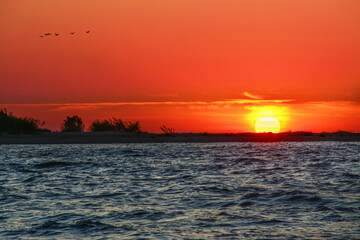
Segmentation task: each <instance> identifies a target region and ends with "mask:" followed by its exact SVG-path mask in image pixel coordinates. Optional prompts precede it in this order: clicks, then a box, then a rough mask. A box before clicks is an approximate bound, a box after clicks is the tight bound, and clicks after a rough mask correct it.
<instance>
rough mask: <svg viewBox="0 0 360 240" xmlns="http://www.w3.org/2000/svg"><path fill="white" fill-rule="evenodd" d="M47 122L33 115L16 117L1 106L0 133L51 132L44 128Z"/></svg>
mask: <svg viewBox="0 0 360 240" xmlns="http://www.w3.org/2000/svg"><path fill="white" fill-rule="evenodd" d="M44 124H45V122H40V120H38V119H35V118H32V117H16V116H14V115H12V113H8V112H7V110H6V108H4V109H2V108H0V133H1V132H8V133H37V132H50V130H48V129H42V128H41V126H43V125H44Z"/></svg>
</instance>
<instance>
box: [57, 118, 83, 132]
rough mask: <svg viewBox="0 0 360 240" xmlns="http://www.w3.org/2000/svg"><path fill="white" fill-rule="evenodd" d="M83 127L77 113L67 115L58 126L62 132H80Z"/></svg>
mask: <svg viewBox="0 0 360 240" xmlns="http://www.w3.org/2000/svg"><path fill="white" fill-rule="evenodd" d="M84 127H85V125H84V123H83V121H82V119H81V118H80V117H79V116H78V115H74V116H72V117H70V116H67V117H66V119H65V120H64V122H63V124H61V127H60V128H61V131H62V132H82V131H84Z"/></svg>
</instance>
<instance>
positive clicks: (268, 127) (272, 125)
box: [255, 117, 280, 133]
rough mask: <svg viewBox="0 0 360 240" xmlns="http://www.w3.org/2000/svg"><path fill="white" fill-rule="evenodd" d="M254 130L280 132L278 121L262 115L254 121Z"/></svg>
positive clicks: (258, 131)
mask: <svg viewBox="0 0 360 240" xmlns="http://www.w3.org/2000/svg"><path fill="white" fill-rule="evenodd" d="M255 131H256V132H257V133H263V132H272V133H279V132H280V121H279V120H277V119H276V118H273V117H262V118H259V119H258V120H257V121H256V123H255Z"/></svg>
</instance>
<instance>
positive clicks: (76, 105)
mask: <svg viewBox="0 0 360 240" xmlns="http://www.w3.org/2000/svg"><path fill="white" fill-rule="evenodd" d="M292 101H293V100H291V99H282V100H255V99H231V100H221V101H151V102H103V103H45V104H6V106H9V107H10V106H14V107H20V106H23V107H26V106H28V107H49V108H56V109H58V110H66V109H79V108H101V107H116V106H155V105H174V106H176V105H178V106H179V105H189V106H205V105H229V104H230V105H248V104H251V105H253V104H279V103H290V102H292Z"/></svg>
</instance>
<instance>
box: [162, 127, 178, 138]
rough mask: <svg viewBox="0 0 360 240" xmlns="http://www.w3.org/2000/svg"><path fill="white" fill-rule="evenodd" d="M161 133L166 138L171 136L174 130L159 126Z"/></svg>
mask: <svg viewBox="0 0 360 240" xmlns="http://www.w3.org/2000/svg"><path fill="white" fill-rule="evenodd" d="M160 129H161V131H163V133H164V134H165V135H167V136H173V134H174V133H175V129H174V128H168V127H166V126H165V125H162V126H161V128H160Z"/></svg>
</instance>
